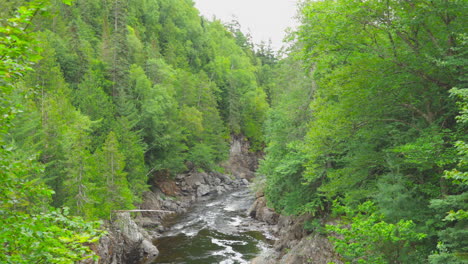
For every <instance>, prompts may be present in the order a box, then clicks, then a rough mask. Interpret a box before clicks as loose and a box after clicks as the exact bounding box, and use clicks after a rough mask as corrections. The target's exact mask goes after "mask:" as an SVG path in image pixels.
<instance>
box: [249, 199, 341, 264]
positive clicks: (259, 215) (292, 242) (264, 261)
mask: <svg viewBox="0 0 468 264" xmlns="http://www.w3.org/2000/svg"><path fill="white" fill-rule="evenodd" d="M256 196H257V198H256V200H255V202H254V204H253V205H252V207H251V208H250V209H249V212H248V214H249V215H250V216H251V217H253V218H255V219H257V220H260V221H264V222H267V223H269V224H271V225H274V228H273V230H275V235H276V236H277V238H278V239H277V240H276V242H275V244H274V246H273V250H272V251H269V252H266V253H265V254H263V255H261V256H259V257H257V258H255V259H254V260H253V261H252V264H305V263H313V264H327V263H330V262H334V263H336V264H341V263H342V262H341V261H340V260H339V256H337V254H336V253H335V252H334V250H333V245H332V244H331V243H330V241H329V240H328V239H327V237H326V236H324V235H322V234H320V233H318V232H313V231H308V230H306V229H305V228H304V224H305V223H306V222H307V221H310V220H312V219H313V218H312V217H311V216H310V215H302V216H284V215H279V214H277V213H276V212H274V211H273V210H272V209H270V208H268V207H267V205H266V199H265V197H264V196H263V194H262V193H261V192H259V193H257V195H256Z"/></svg>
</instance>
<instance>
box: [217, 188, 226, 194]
mask: <svg viewBox="0 0 468 264" xmlns="http://www.w3.org/2000/svg"><path fill="white" fill-rule="evenodd" d="M216 192H217V193H218V194H222V193H224V192H226V189H224V187H223V186H216Z"/></svg>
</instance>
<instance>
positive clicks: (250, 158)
mask: <svg viewBox="0 0 468 264" xmlns="http://www.w3.org/2000/svg"><path fill="white" fill-rule="evenodd" d="M261 155H262V153H259V152H252V151H251V150H250V142H249V141H248V140H247V138H245V137H244V136H241V135H234V136H232V137H231V149H230V152H229V160H228V161H227V162H225V163H223V164H222V166H223V167H224V168H225V169H226V171H227V172H228V173H230V174H231V175H233V176H234V177H236V178H242V179H248V180H251V179H252V178H254V177H255V171H256V170H257V168H258V160H259V158H260V156H261Z"/></svg>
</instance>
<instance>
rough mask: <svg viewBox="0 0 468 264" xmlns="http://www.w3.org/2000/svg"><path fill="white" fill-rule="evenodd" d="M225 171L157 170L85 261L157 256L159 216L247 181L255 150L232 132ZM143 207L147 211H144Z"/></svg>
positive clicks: (113, 262)
mask: <svg viewBox="0 0 468 264" xmlns="http://www.w3.org/2000/svg"><path fill="white" fill-rule="evenodd" d="M222 165H223V167H224V168H225V170H226V173H225V174H223V173H219V172H197V171H196V170H195V169H194V168H193V169H192V170H191V171H189V172H187V173H183V174H179V175H176V177H175V178H173V177H170V176H169V175H161V174H157V175H154V177H153V178H152V179H151V181H150V185H151V189H150V191H148V192H146V193H144V195H143V199H142V200H143V202H142V203H141V205H139V208H138V209H139V210H142V211H141V212H138V213H137V215H136V216H135V217H134V218H132V217H131V216H130V213H129V212H122V213H116V214H115V216H113V219H112V221H110V222H108V223H107V230H108V234H107V235H105V236H103V237H102V238H101V239H100V241H99V244H98V245H97V246H95V247H94V248H93V250H94V251H95V252H96V253H97V255H99V257H100V259H99V262H93V261H91V260H89V261H87V262H83V263H86V264H91V263H92V264H97V263H99V264H121V263H126V264H142V263H143V264H144V263H150V262H152V261H153V260H154V259H155V258H156V257H157V256H158V253H159V251H158V249H157V248H156V247H155V246H154V245H153V243H152V241H153V240H154V239H155V238H157V237H159V236H160V234H161V233H162V232H164V231H165V230H166V227H164V225H163V222H164V221H163V220H164V219H165V218H166V217H168V216H170V215H174V214H181V213H184V212H186V211H187V210H188V209H189V208H190V207H191V206H192V205H193V204H194V203H196V202H197V201H199V200H200V199H205V198H207V197H209V196H210V195H219V194H222V193H226V192H229V191H232V190H235V189H239V188H241V187H245V186H247V185H248V184H249V181H248V179H251V178H253V176H254V171H255V170H256V169H257V165H258V154H255V153H252V152H250V151H249V142H248V141H247V140H246V139H245V138H244V137H241V136H233V138H232V141H231V150H230V158H229V160H228V161H227V162H225V163H224V164H222ZM145 210H147V211H145Z"/></svg>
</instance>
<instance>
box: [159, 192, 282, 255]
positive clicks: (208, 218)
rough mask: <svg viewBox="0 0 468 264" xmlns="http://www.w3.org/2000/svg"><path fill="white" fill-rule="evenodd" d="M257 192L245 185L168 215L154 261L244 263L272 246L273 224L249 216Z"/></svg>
mask: <svg viewBox="0 0 468 264" xmlns="http://www.w3.org/2000/svg"><path fill="white" fill-rule="evenodd" d="M253 200H254V197H253V195H252V194H251V193H250V191H249V190H248V189H242V190H238V191H234V192H231V193H227V194H222V195H219V196H215V197H208V198H206V199H205V200H202V201H198V202H197V203H196V204H195V205H194V206H193V207H192V209H191V210H189V211H188V212H187V213H185V214H182V215H178V216H175V217H173V218H170V219H168V221H167V222H166V223H165V225H167V227H168V230H167V231H166V232H164V233H163V234H162V236H161V237H160V238H158V239H157V240H156V241H155V242H154V243H155V245H156V246H157V248H158V249H159V251H160V254H159V256H158V258H157V259H156V260H155V261H154V262H152V263H165V264H169V263H171V264H172V263H177V264H184V263H186V264H210V263H213V264H214V263H216V264H218V263H220V264H244V263H249V260H251V259H253V258H254V257H256V256H257V255H259V254H261V253H262V252H265V251H267V250H268V249H269V248H271V244H272V242H273V239H274V237H273V236H272V235H271V233H270V231H269V227H268V226H267V225H265V224H264V223H261V222H259V221H256V220H254V219H252V218H250V217H248V216H247V214H246V212H247V210H248V209H249V207H250V206H251V205H252V203H253Z"/></svg>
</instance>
